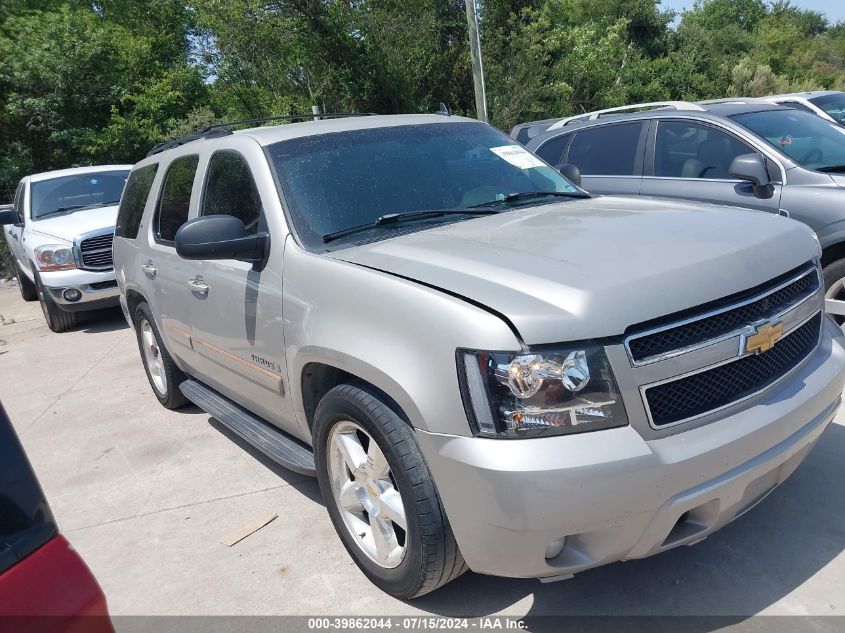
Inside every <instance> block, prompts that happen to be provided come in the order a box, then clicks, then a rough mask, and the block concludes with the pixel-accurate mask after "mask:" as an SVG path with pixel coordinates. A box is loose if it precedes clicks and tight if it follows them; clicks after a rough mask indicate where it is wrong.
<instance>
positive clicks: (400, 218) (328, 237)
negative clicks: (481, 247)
mask: <svg viewBox="0 0 845 633" xmlns="http://www.w3.org/2000/svg"><path fill="white" fill-rule="evenodd" d="M492 213H498V211H493V210H492V209H473V208H469V207H468V208H466V209H436V210H432V211H407V212H405V213H388V214H386V215H382V216H380V217H379V218H378V219H376V220H374V221H372V222H367V223H366V224H361V225H359V226H351V227H349V228H348V229H341V230H340V231H334V232H333V233H326V234H325V235H323V236H322V237H323V243H324V244H328V243H329V242H333V241H335V240H337V239H340V238H341V237H346V236H347V235H353V234H355V233H363V232H364V231H368V230H370V229H374V228H378V227H380V226H386V225H388V224H397V223H399V222H405V221H406V220H425V219H428V218H437V217H440V216H444V215H490V214H492Z"/></svg>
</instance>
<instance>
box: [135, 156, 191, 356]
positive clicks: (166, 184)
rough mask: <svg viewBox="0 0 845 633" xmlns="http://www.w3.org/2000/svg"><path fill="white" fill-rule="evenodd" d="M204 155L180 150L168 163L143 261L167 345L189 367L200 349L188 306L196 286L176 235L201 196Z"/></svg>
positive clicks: (142, 270) (142, 269) (141, 260)
mask: <svg viewBox="0 0 845 633" xmlns="http://www.w3.org/2000/svg"><path fill="white" fill-rule="evenodd" d="M198 165H199V156H198V155H197V154H187V155H182V156H177V157H176V158H174V159H173V160H172V161H171V162H170V163H169V164H166V165H165V164H162V165H161V166H160V167H159V170H164V175H163V178H162V184H161V186H160V187H159V191H158V198H157V200H156V202H155V210H154V213H153V217H152V221H151V222H150V224H149V226H148V227H147V228H146V235H147V240H148V244H147V247H146V248H145V249H143V250H144V253H143V255H142V256H141V258H140V261H139V267H140V268H141V274H142V275H143V276H144V277H145V278H146V279H145V280H144V281H143V283H144V284H146V287H147V289H148V290H147V292H146V293H145V296H146V297H147V299H148V300H149V302H150V303H151V304H152V308H153V314H154V315H156V317H157V318H158V323H157V325H158V328H159V331H160V333H161V335H162V336H163V337H164V339H165V340H166V341H167V349H168V351H169V352H170V353H171V354H173V355H174V356H176V357H178V358H179V359H180V360H181V361H182V364H183V365H185V366H186V367H187V368H189V369H192V368H193V367H194V361H195V357H196V354H195V352H194V350H193V349H192V348H191V335H190V326H189V324H188V309H189V305H190V303H189V299H190V292H189V288H188V280H189V279H190V276H191V270H190V264H191V262H188V261H186V260H184V259H182V258H181V257H179V256H178V255H177V254H176V246H175V244H174V238H175V237H176V231H178V230H179V227H181V226H182V225H183V224H184V223H185V222H186V221H187V219H188V214H189V212H190V209H191V208H192V207H194V206H196V198H198V194H197V189H198V188H197V187H195V186H194V181H195V180H196V176H197V166H198Z"/></svg>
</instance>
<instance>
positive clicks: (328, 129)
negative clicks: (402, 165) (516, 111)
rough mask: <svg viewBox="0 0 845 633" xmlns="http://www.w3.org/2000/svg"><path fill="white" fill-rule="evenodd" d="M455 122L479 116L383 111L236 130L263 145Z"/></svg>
mask: <svg viewBox="0 0 845 633" xmlns="http://www.w3.org/2000/svg"><path fill="white" fill-rule="evenodd" d="M455 122H465V123H477V121H476V120H475V119H468V118H466V117H460V116H451V115H449V116H445V115H442V114H380V115H372V116H350V117H343V118H333V119H323V120H320V121H303V122H301V123H286V124H284V125H268V126H264V127H255V128H248V129H245V130H235V132H234V134H245V135H248V136H250V137H252V138H254V139H255V140H256V141H258V142H259V143H260V144H261V145H270V144H271V143H276V142H278V141H286V140H289V139H292V138H300V137H303V136H313V135H315V134H331V133H334V132H348V131H350V130H368V129H371V128H380V127H396V126H399V125H424V124H432V123H455Z"/></svg>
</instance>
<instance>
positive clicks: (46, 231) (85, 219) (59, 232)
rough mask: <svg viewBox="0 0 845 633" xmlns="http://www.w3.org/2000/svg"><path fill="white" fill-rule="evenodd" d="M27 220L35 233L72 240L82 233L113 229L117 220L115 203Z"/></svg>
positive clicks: (67, 240)
mask: <svg viewBox="0 0 845 633" xmlns="http://www.w3.org/2000/svg"><path fill="white" fill-rule="evenodd" d="M29 221H30V222H32V226H31V229H32V231H34V232H36V233H41V234H42V235H47V236H48V237H55V238H58V239H60V240H64V241H66V242H72V241H73V240H74V238H76V237H78V236H79V235H82V234H83V233H89V232H91V231H98V230H100V229H109V228H111V229H113V228H114V224H115V222H116V221H117V205H115V206H111V207H96V208H94V209H83V210H81V211H75V212H74V213H69V214H68V215H59V216H56V217H53V218H47V219H45V220H29Z"/></svg>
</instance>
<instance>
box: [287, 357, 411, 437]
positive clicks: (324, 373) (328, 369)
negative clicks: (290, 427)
mask: <svg viewBox="0 0 845 633" xmlns="http://www.w3.org/2000/svg"><path fill="white" fill-rule="evenodd" d="M306 354H307V357H306V358H304V359H302V361H300V363H299V364H298V366H299V367H300V369H298V370H297V371H296V372H295V374H294V375H295V376H297V377H298V380H297V382H298V386H299V390H298V391H295V392H294V407H295V409H296V412H297V415H301V416H302V419H303V420H304V421H305V423H306V425H307V427H308V433H309V434H311V432H312V431H313V424H314V413H315V412H316V410H317V405H318V404H319V402H320V400H321V399H322V398H323V396H325V395H326V394H327V393H328V392H329V391H330V390H331V389H332V388H334V387H336V386H338V385H341V384H348V383H357V384H360V385H363V386H365V387H368V388H370V389H371V390H372V391H373V392H374V395H377V396H378V397H380V398H381V399H382V400H383V402H384V403H385V404H386V405H387V406H389V407H390V408H391V409H393V410H394V411H395V412H396V414H397V415H398V416H399V417H400V418H402V419H403V420H404V421H405V422H406V423H407V424H408V425H409V426H410V427H411V428H414V429H415V428H417V424H416V423H415V422H414V420H420V419H421V413H420V412H419V410H418V409H417V408H416V406H415V405H414V403H413V400H412V399H411V397H410V395H409V394H408V393H407V392H406V391H405V390H404V389H403V388H402V387H401V386H400V385H399V384H398V383H397V382H396V381H395V380H393V379H392V378H391V377H390V376H388V375H387V374H385V373H384V372H383V371H381V370H380V369H378V368H377V367H374V366H372V365H369V364H368V363H365V362H362V361H359V360H356V359H352V358H349V357H343V358H341V357H340V356H341V355H339V354H338V353H337V352H332V354H331V356H329V355H328V354H327V355H322V354H314V353H313V351H312V353H310V354H308V353H307V352H306Z"/></svg>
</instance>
